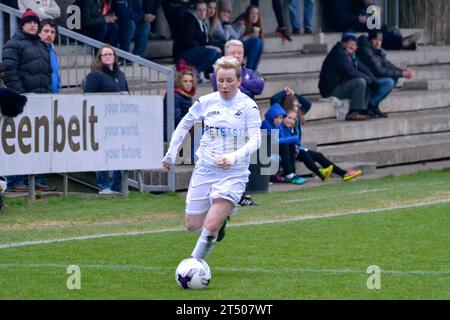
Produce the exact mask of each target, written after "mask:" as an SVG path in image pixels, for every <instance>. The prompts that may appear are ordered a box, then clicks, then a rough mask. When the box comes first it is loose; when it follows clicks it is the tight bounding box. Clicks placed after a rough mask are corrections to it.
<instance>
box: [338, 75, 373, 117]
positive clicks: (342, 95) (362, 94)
mask: <svg viewBox="0 0 450 320" xmlns="http://www.w3.org/2000/svg"><path fill="white" fill-rule="evenodd" d="M331 96H333V97H336V98H338V99H350V110H351V111H357V112H361V111H366V110H367V105H368V103H369V98H370V89H369V87H368V86H367V83H366V80H364V79H363V78H354V79H351V80H349V81H347V82H346V83H344V84H343V85H341V86H339V87H337V88H335V89H334V90H333V92H332V93H331Z"/></svg>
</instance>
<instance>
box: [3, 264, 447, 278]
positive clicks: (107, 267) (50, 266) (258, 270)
mask: <svg viewBox="0 0 450 320" xmlns="http://www.w3.org/2000/svg"><path fill="white" fill-rule="evenodd" d="M68 266H69V264H68V265H65V264H56V263H48V264H45V263H43V264H8V263H4V264H0V269H67V267H68ZM77 266H78V267H79V268H80V270H83V269H99V270H110V271H157V270H169V269H170V270H172V269H173V268H163V267H161V266H136V265H129V266H127V265H103V264H78V265H77ZM214 270H215V271H219V272H245V273H271V274H280V273H328V274H366V273H367V272H366V271H365V270H355V269H349V268H346V269H314V268H293V269H266V268H225V267H216V268H214ZM381 273H382V274H390V275H398V276H446V275H450V271H425V270H404V271H399V270H383V269H381Z"/></svg>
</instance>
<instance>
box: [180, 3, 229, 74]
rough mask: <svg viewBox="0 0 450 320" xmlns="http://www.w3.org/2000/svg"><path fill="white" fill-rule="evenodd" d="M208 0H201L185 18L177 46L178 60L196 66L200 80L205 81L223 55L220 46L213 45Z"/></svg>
mask: <svg viewBox="0 0 450 320" xmlns="http://www.w3.org/2000/svg"><path fill="white" fill-rule="evenodd" d="M207 10H208V9H207V4H206V1H204V0H200V1H198V2H197V3H196V5H195V10H191V11H190V12H189V14H188V15H187V16H186V18H185V20H184V27H183V30H182V33H183V35H182V36H181V37H180V39H179V40H180V43H179V46H177V48H178V49H179V52H178V53H176V60H177V61H178V60H180V59H184V60H185V61H186V62H187V64H189V65H192V66H194V67H195V69H196V72H197V79H198V81H199V82H204V81H205V76H206V77H209V73H210V72H212V65H213V63H214V62H215V61H216V60H217V59H218V58H219V57H220V56H221V54H222V51H221V50H220V48H218V47H216V46H213V45H212V43H211V39H210V37H209V34H208V24H207V22H206V20H207V19H206V18H207Z"/></svg>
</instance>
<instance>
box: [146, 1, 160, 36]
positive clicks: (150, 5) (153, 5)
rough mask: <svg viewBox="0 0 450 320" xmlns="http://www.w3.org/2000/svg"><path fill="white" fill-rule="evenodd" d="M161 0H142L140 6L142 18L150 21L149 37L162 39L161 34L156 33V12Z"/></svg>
mask: <svg viewBox="0 0 450 320" xmlns="http://www.w3.org/2000/svg"><path fill="white" fill-rule="evenodd" d="M161 2H162V0H142V8H143V9H144V13H145V15H144V19H145V21H147V22H148V23H150V38H152V39H164V37H163V36H161V35H156V34H155V30H156V14H157V13H158V10H159V7H160V6H161Z"/></svg>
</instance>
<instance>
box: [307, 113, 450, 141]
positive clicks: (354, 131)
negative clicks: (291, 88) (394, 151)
mask: <svg viewBox="0 0 450 320" xmlns="http://www.w3.org/2000/svg"><path fill="white" fill-rule="evenodd" d="M436 132H450V108H443V109H436V110H433V112H430V111H429V110H423V111H417V112H402V113H392V114H390V115H389V118H383V119H375V120H370V121H362V122H357V121H348V122H346V123H345V124H343V123H342V122H337V121H336V120H334V119H328V120H322V121H313V122H307V123H306V124H305V126H304V127H303V137H304V138H305V139H313V140H314V141H315V142H316V143H317V145H318V146H322V145H326V144H336V143H345V142H351V141H363V140H372V139H380V138H387V137H396V136H407V135H415V134H421V133H436Z"/></svg>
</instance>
